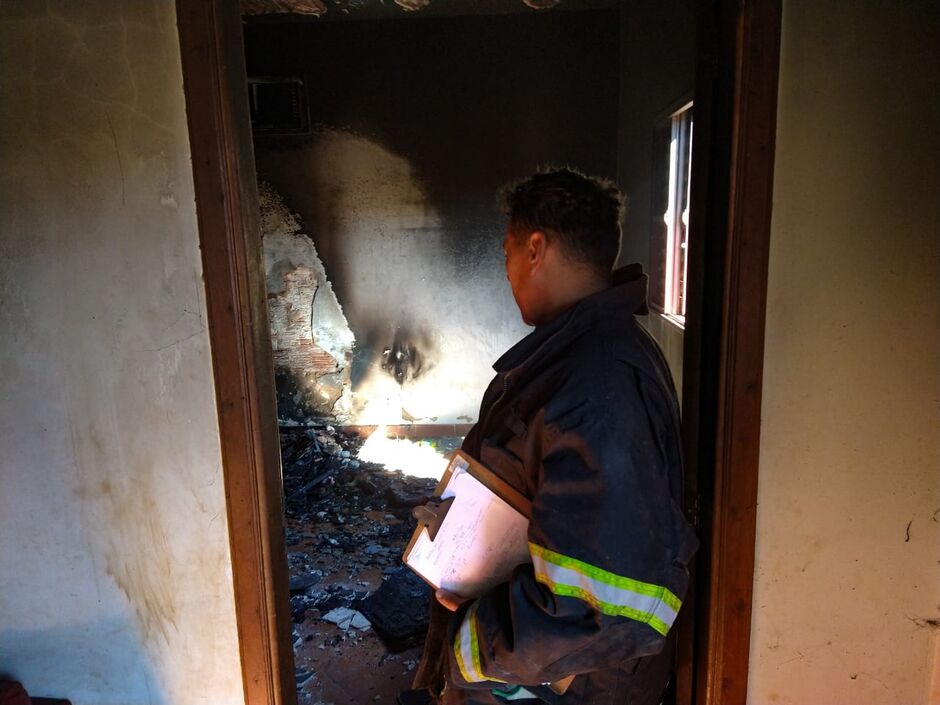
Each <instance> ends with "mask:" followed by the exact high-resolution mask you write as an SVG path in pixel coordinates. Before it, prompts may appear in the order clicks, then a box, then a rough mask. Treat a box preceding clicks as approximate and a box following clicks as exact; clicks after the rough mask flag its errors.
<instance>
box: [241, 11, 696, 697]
mask: <svg viewBox="0 0 940 705" xmlns="http://www.w3.org/2000/svg"><path fill="white" fill-rule="evenodd" d="M245 8H246V9H247V10H248V14H246V15H245V16H244V20H245V56H246V66H247V83H248V92H249V93H248V95H249V102H250V108H251V119H252V137H253V143H254V154H255V161H256V166H257V172H258V192H259V200H260V219H261V220H260V222H261V231H262V238H263V253H264V269H265V272H264V273H265V284H266V292H267V307H268V317H269V321H270V326H271V330H270V335H271V343H272V348H273V360H274V365H275V384H276V392H277V408H278V424H279V428H280V439H281V450H282V468H283V473H284V475H283V476H284V489H285V507H286V514H287V551H288V553H287V557H288V568H289V572H290V593H291V598H290V599H291V615H292V621H293V644H294V653H295V659H296V664H295V667H296V669H297V670H296V678H297V686H298V696H299V697H300V699H301V701H312V702H322V703H337V704H338V703H363V702H369V701H372V700H378V701H381V702H393V701H394V698H395V695H396V693H397V692H398V691H401V690H403V689H406V688H408V687H409V685H410V682H411V680H412V678H413V677H414V672H415V669H416V666H417V664H418V661H419V660H420V654H421V648H420V647H421V642H422V641H423V637H424V631H425V630H426V628H427V620H428V601H429V599H431V592H432V591H431V589H430V588H429V587H428V586H426V585H425V584H424V582H422V580H421V579H420V578H419V577H418V576H417V575H415V574H414V573H413V572H412V571H411V570H409V569H408V568H407V567H405V566H403V565H402V560H401V556H402V552H403V550H404V549H405V546H406V545H407V543H408V540H409V538H410V536H411V533H412V532H413V530H414V527H415V520H414V518H413V517H412V514H411V512H412V507H414V506H415V505H418V504H421V503H422V502H424V501H425V500H426V499H427V498H428V497H430V496H431V495H433V494H434V488H435V484H436V482H437V479H438V478H440V476H441V474H442V472H443V470H444V468H445V467H446V462H447V461H446V459H445V456H446V455H447V454H448V453H449V452H450V451H453V450H454V449H456V448H457V447H459V445H460V443H461V441H462V438H463V436H464V435H465V434H466V433H467V431H468V430H469V428H470V427H471V425H472V424H473V423H474V422H476V421H477V415H478V409H479V405H480V398H481V396H482V394H483V391H484V390H485V389H486V387H487V384H488V383H489V381H490V379H491V378H492V376H493V374H494V373H493V369H492V365H493V363H494V362H495V361H496V360H497V358H499V356H500V355H501V354H502V353H503V352H504V351H506V350H507V349H508V348H510V347H511V346H512V345H513V344H514V343H516V342H517V341H518V340H520V339H521V338H523V337H524V336H525V335H526V334H527V333H528V332H529V330H530V329H529V328H528V327H527V326H526V325H525V324H524V323H523V321H522V319H521V317H520V315H519V311H518V309H517V308H516V306H515V305H514V303H513V299H512V294H511V292H510V287H509V284H508V282H507V280H506V274H505V268H504V262H503V260H504V253H503V245H502V241H503V237H504V235H505V231H506V216H505V214H504V213H503V212H502V209H501V206H500V203H499V202H498V195H499V192H500V191H501V189H502V188H503V187H505V186H506V185H507V184H508V183H510V182H512V181H514V180H518V179H520V178H522V177H525V176H528V175H530V174H532V173H534V172H535V171H536V170H538V169H544V168H549V167H565V166H570V167H572V168H575V169H578V170H580V171H583V172H584V173H587V174H592V175H598V176H602V177H604V178H607V179H610V180H612V181H619V182H621V183H623V182H624V181H629V182H630V184H629V187H627V188H629V191H630V194H631V198H630V200H631V206H630V212H629V216H628V221H627V222H628V226H627V227H628V232H629V233H630V236H628V238H627V239H626V241H625V243H624V246H623V249H622V256H621V262H622V263H629V262H633V261H640V262H642V264H643V266H644V268H647V269H648V268H649V263H648V258H649V254H648V253H649V250H650V232H651V230H652V231H653V232H655V233H657V235H662V237H660V239H659V240H656V239H654V248H655V247H657V246H659V247H661V252H660V253H659V259H662V260H663V261H659V259H657V257H656V256H654V260H657V261H656V265H655V270H656V272H657V274H658V275H659V276H660V280H659V281H658V282H657V286H656V287H655V289H656V293H659V295H660V296H663V294H662V291H663V289H664V284H665V282H664V281H663V270H664V265H665V256H666V247H665V245H666V243H665V234H666V232H667V228H665V227H659V226H660V224H662V223H664V222H665V221H664V219H665V218H667V217H668V216H669V215H670V214H669V213H667V211H669V209H670V207H671V208H672V210H673V211H677V212H678V218H676V219H674V220H675V222H677V223H679V230H681V232H678V233H677V232H676V230H675V229H673V230H672V231H669V232H670V233H671V234H673V235H676V234H678V236H679V238H680V241H679V242H676V243H675V244H676V245H677V246H676V247H675V248H674V249H675V250H676V254H677V255H681V253H682V252H683V248H684V242H682V241H681V238H682V237H684V235H685V231H686V229H685V225H684V224H685V223H687V222H688V213H687V210H688V200H687V194H688V189H687V183H688V170H689V160H688V154H689V150H690V142H691V113H692V111H691V105H690V104H691V99H692V94H693V89H694V71H695V62H694V56H695V48H694V22H695V16H694V8H693V3H689V2H670V3H636V4H629V5H621V4H620V3H617V2H607V1H596V0H595V1H592V2H577V3H575V2H565V1H564V0H563V1H562V2H542V3H535V2H523V1H522V0H497V1H492V2H484V3H480V2H462V1H459V0H458V1H451V2H446V3H415V4H409V3H405V2H401V3H391V2H388V3H384V4H383V3H381V2H378V1H377V0H376V1H375V2H361V3H353V2H349V3H347V2H338V3H334V4H326V5H322V6H321V5H319V4H311V3H304V2H300V3H295V4H291V3H265V2H251V3H246V4H245ZM288 9H291V10H293V12H285V11H286V10H288ZM311 13H312V14H311ZM675 115H681V116H682V117H681V119H680V121H684V124H685V130H686V133H685V136H684V137H683V141H682V144H679V141H678V140H671V137H672V136H673V135H672V126H673V123H676V122H677V121H676V119H675V117H674V116H675ZM670 146H672V149H673V157H674V161H675V162H676V163H674V164H673V165H672V166H673V182H674V190H675V191H676V193H675V194H674V196H675V197H676V198H677V199H678V201H676V203H675V204H671V203H670V201H669V196H670V194H669V193H668V187H669V185H670V182H669V168H670ZM676 150H679V151H678V152H677V151H676ZM683 150H684V152H683ZM656 151H658V152H661V154H654V152H656ZM680 158H681V160H682V163H681V164H679V163H678V161H679V159H680ZM657 170H660V171H662V174H658V173H657ZM677 176H678V178H677ZM651 181H652V182H653V183H657V184H658V186H659V188H660V190H661V191H662V192H663V193H662V195H661V196H660V194H657V196H656V197H655V198H653V197H651ZM683 198H684V199H685V200H684V201H683ZM651 199H652V202H651ZM651 209H652V210H657V211H658V212H657V213H656V215H655V216H652V215H651ZM683 211H684V212H683ZM653 219H655V222H654V220H653ZM660 231H662V233H660ZM672 266H673V271H672V272H671V273H674V274H676V277H677V281H676V282H675V285H674V289H675V290H676V291H678V292H681V291H682V285H683V281H684V279H685V271H684V260H682V261H678V262H676V261H673V262H672ZM677 298H678V302H675V303H677V304H678V305H681V298H682V296H681V294H680V295H679V296H678V297H677ZM663 303H664V302H663V301H660V302H659V305H658V309H659V310H658V311H657V312H656V313H655V314H654V316H655V317H656V318H657V319H658V320H654V321H653V322H652V323H650V322H649V321H647V325H650V326H651V327H652V328H653V330H654V332H655V333H656V334H657V335H660V336H661V337H663V338H664V340H663V345H664V347H665V348H666V349H667V350H669V351H670V352H671V357H672V361H673V363H674V368H675V369H674V375H675V376H676V377H677V379H678V380H680V381H681V377H680V375H681V343H682V321H683V313H684V312H683V311H682V310H679V309H665V308H664V307H663ZM673 304H674V302H673V301H671V300H670V302H669V305H670V306H672V305H673Z"/></svg>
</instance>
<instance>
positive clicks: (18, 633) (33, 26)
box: [0, 0, 243, 705]
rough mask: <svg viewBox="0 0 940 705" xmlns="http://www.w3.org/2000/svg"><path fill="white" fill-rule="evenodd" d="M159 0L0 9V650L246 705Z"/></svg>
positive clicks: (20, 674) (173, 696)
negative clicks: (0, 331)
mask: <svg viewBox="0 0 940 705" xmlns="http://www.w3.org/2000/svg"><path fill="white" fill-rule="evenodd" d="M173 8H174V6H173V4H172V3H168V2H147V1H144V0H140V1H138V0H125V1H124V2H111V1H107V2H106V1H104V0H100V1H92V2H78V1H72V0H62V1H56V0H49V1H48V2H38V1H32V0H22V1H19V2H3V3H0V232H2V237H0V329H2V330H3V334H2V335H0V369H2V371H3V374H2V375H0V447H2V448H3V453H2V454H0V485H2V488H3V490H2V492H0V664H2V666H3V670H4V671H5V672H7V673H10V674H12V675H13V676H15V677H17V678H19V679H21V680H22V681H23V683H24V685H25V686H26V687H27V689H28V690H29V691H30V692H35V693H39V694H54V695H57V696H61V697H68V698H70V699H71V700H72V702H74V703H75V704H76V705H86V704H87V705H92V704H94V705H107V704H110V703H114V704H115V705H119V704H120V705H126V704H127V703H168V704H170V703H172V704H176V703H196V702H212V703H220V704H235V703H241V702H243V693H242V685H241V673H240V670H241V669H240V664H239V654H238V638H237V633H236V629H235V614H234V602H233V592H232V576H231V561H230V556H229V547H228V535H227V522H226V515H225V504H224V496H223V490H222V476H221V458H220V449H219V442H218V423H217V418H216V404H215V395H214V391H213V382H212V367H211V360H210V354H209V338H208V332H207V328H206V313H205V302H204V288H203V286H204V285H203V282H202V278H201V277H202V272H201V260H200V254H199V249H198V236H197V229H196V218H195V207H194V195H193V184H192V166H191V161H190V154H189V143H188V137H187V128H186V115H185V109H184V102H183V92H182V75H181V68H180V58H179V44H178V35H177V27H176V17H175V13H174V9H173Z"/></svg>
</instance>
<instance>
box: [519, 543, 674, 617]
mask: <svg viewBox="0 0 940 705" xmlns="http://www.w3.org/2000/svg"><path fill="white" fill-rule="evenodd" d="M529 551H530V553H531V554H532V563H533V564H534V567H535V572H536V577H537V579H538V580H539V582H542V583H544V584H545V585H547V586H548V587H549V589H550V590H551V591H552V592H554V593H555V594H556V595H562V596H565V597H576V598H578V599H581V600H584V601H585V602H588V603H589V604H591V605H592V606H594V607H595V608H596V609H598V610H600V611H601V612H603V613H604V614H609V615H614V616H623V617H629V618H630V619H634V620H637V621H640V622H645V623H646V624H649V625H650V626H651V627H652V628H653V629H655V630H656V631H657V632H659V633H660V634H663V635H665V634H666V632H668V631H669V628H670V627H671V626H672V623H673V622H674V621H675V618H676V613H677V612H678V611H679V608H680V607H681V605H682V603H681V602H680V601H679V598H677V597H676V596H675V595H674V594H672V592H670V591H669V590H668V589H667V588H665V587H662V586H660V585H652V584H650V583H644V582H641V581H639V580H634V579H632V578H626V577H624V576H622V575H617V574H615V573H611V572H609V571H606V570H603V569H602V568H598V567H596V566H592V565H590V564H588V563H585V562H584V561H580V560H578V559H577V558H571V557H570V556H563V555H561V554H560V553H556V552H554V551H551V550H549V549H547V548H544V547H542V546H539V545H537V544H534V543H530V544H529Z"/></svg>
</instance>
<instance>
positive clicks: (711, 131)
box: [677, 0, 782, 705]
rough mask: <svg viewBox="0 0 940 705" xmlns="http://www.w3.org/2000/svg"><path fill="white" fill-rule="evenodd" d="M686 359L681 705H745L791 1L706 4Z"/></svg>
mask: <svg viewBox="0 0 940 705" xmlns="http://www.w3.org/2000/svg"><path fill="white" fill-rule="evenodd" d="M700 12H701V16H700V18H699V27H698V29H699V40H698V43H699V48H698V58H699V60H698V68H697V76H696V87H695V138H694V141H693V147H692V148H693V154H692V169H693V172H692V192H691V206H690V213H691V218H692V222H691V227H690V230H691V232H692V233H694V235H693V237H692V240H691V242H690V247H689V253H688V257H689V277H688V297H687V301H688V305H687V311H686V330H685V341H684V351H683V352H684V355H683V390H682V392H683V412H684V418H683V436H684V438H683V441H684V444H685V457H686V488H685V489H686V497H687V498H691V506H690V507H688V509H689V510H690V511H691V513H692V514H693V515H694V516H695V519H696V524H697V526H698V530H699V537H700V539H701V541H702V545H701V548H700V549H699V553H698V556H697V557H696V560H695V564H694V566H693V582H692V591H691V594H690V596H689V598H690V602H691V603H692V604H693V606H694V609H693V610H692V611H691V612H690V613H689V614H687V615H685V616H684V622H683V625H682V626H683V627H684V629H685V632H684V636H685V637H686V638H685V639H681V640H680V658H679V664H680V668H679V673H678V676H679V677H678V685H677V691H678V692H677V702H678V703H679V704H680V705H689V704H690V703H695V704H696V705H744V703H745V702H746V699H747V677H748V669H749V657H750V637H751V606H752V604H751V603H752V600H753V584H754V543H755V528H756V518H757V476H758V460H759V454H760V416H761V413H760V412H761V386H762V378H763V367H764V322H765V318H766V300H767V263H768V254H769V246H770V225H771V207H772V195H773V174H774V144H775V140H776V117H777V78H778V68H779V61H780V26H781V14H782V0H715V1H714V2H702V3H701V4H700Z"/></svg>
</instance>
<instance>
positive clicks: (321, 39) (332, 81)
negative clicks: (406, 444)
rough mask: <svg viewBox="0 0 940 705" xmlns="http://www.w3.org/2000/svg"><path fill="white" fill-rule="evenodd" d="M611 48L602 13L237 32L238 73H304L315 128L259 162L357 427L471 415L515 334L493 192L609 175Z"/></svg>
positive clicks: (282, 140)
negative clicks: (300, 235) (349, 387)
mask: <svg viewBox="0 0 940 705" xmlns="http://www.w3.org/2000/svg"><path fill="white" fill-rule="evenodd" d="M618 52H619V39H618V13H617V12H616V11H590V12H587V11H586V12H565V13H557V14H555V13H547V14H538V13H531V14H520V15H509V16H492V17H460V18H445V19H439V18H434V19H430V18H428V19H422V18H417V19H408V20H388V21H370V22H339V23H328V22H298V23H268V24H250V25H248V26H247V28H246V53H247V60H248V70H249V75H252V76H300V77H302V78H303V79H304V81H305V86H306V90H307V95H308V100H309V105H310V112H311V120H312V122H313V124H314V125H315V128H314V130H313V131H312V133H311V134H309V135H305V136H258V137H257V138H256V141H255V146H256V155H257V161H258V167H259V172H260V173H261V176H262V177H263V178H264V179H266V180H267V181H269V182H270V183H271V184H272V185H273V187H274V188H275V189H277V191H278V192H279V193H280V194H282V195H283V196H284V198H285V199H286V202H287V205H288V206H289V207H290V208H291V209H293V210H295V211H297V213H298V214H299V216H300V218H301V219H302V222H303V223H304V228H305V232H307V233H308V234H309V235H310V236H311V238H312V239H313V240H314V243H315V244H316V248H317V251H318V253H319V255H320V257H321V258H322V260H323V263H324V266H325V268H326V272H327V274H328V276H329V277H330V279H331V281H332V283H333V287H334V290H335V292H336V295H337V298H338V300H339V302H340V304H341V305H342V307H343V311H344V313H345V315H346V317H347V318H348V320H349V325H350V327H351V328H352V331H353V333H354V335H355V338H356V343H355V353H354V356H353V363H352V382H353V385H354V390H355V391H356V392H357V395H356V396H357V399H358V402H357V406H356V408H355V412H354V414H353V418H354V420H356V421H358V422H360V423H385V422H388V423H399V422H401V421H402V420H404V421H408V420H411V419H416V420H422V421H425V422H428V421H431V422H433V421H437V422H441V423H444V422H459V421H466V420H472V419H475V418H476V412H477V404H478V402H479V397H480V395H481V393H482V391H483V389H484V387H485V385H486V383H487V382H488V380H489V379H490V377H491V376H492V370H491V369H490V365H491V364H492V362H493V361H494V360H495V359H496V358H497V357H498V356H499V355H500V354H501V353H502V352H503V351H504V350H505V349H506V348H508V347H509V346H510V345H512V344H513V343H514V342H515V341H516V340H518V339H519V338H521V337H522V336H523V335H525V333H526V332H527V330H526V328H525V327H524V326H523V324H522V323H521V321H520V319H519V314H518V312H517V310H516V308H515V306H514V304H513V301H512V297H511V294H510V291H509V287H508V285H507V283H506V280H505V274H504V271H503V263H502V248H501V239H502V236H503V232H504V228H505V223H504V218H503V216H502V214H501V213H499V211H498V209H497V207H496V203H495V194H496V191H497V190H498V187H499V186H500V185H501V184H503V183H504V182H506V181H507V180H510V179H513V178H518V177H520V176H525V175H527V174H529V173H531V172H533V171H534V170H535V169H536V168H537V167H539V166H540V165H546V164H570V165H573V166H576V167H578V168H580V169H583V170H584V171H587V172H590V173H595V174H600V175H603V176H607V177H611V178H612V177H614V176H615V172H616V166H617V103H618V88H619V79H618V64H619V60H618ZM365 392H368V395H366V394H365ZM367 397H368V399H369V400H370V401H369V403H365V402H364V401H363V400H364V399H366V398H367Z"/></svg>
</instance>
